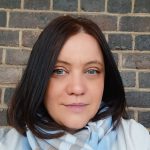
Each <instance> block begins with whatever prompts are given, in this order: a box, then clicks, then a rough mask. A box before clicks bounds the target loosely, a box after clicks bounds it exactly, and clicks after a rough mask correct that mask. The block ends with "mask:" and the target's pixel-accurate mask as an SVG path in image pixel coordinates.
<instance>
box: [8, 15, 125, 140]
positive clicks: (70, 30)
mask: <svg viewBox="0 0 150 150" xmlns="http://www.w3.org/2000/svg"><path fill="white" fill-rule="evenodd" d="M79 32H85V33H87V34H89V35H91V36H93V37H94V38H95V39H96V40H97V42H98V44H99V46H100V47H101V50H102V53H103V57H104V63H105V83H104V93H103V98H102V101H103V102H104V103H105V104H106V105H104V106H103V107H106V106H108V109H105V111H102V112H100V110H101V109H103V108H102V107H101V108H100V109H99V111H98V113H97V114H96V115H95V117H94V118H92V119H91V120H92V121H97V120H100V119H102V118H106V117H108V116H112V120H113V125H114V129H115V128H116V127H117V125H118V124H119V122H120V119H121V117H123V118H126V110H125V108H126V100H125V92H124V88H123V84H122V80H121V77H120V74H119V71H118V69H117V66H116V64H115V61H114V59H113V56H112V53H111V51H110V48H109V46H108V44H107V42H106V40H105V37H104V35H103V33H102V31H101V30H100V28H99V27H98V25H97V24H95V23H94V22H93V21H91V20H89V19H86V18H82V17H76V18H75V17H71V16H60V17H58V18H56V19H54V20H53V21H51V22H50V23H49V24H48V26H47V27H46V28H45V29H44V30H43V32H42V33H41V34H40V36H39V38H38V40H37V41H36V43H35V45H34V46H33V49H32V52H31V55H30V58H29V61H28V64H27V67H26V69H25V72H24V74H23V76H22V79H21V81H20V83H19V84H18V86H17V88H16V91H15V93H14V95H13V98H12V101H11V102H10V104H9V106H8V122H9V125H11V126H13V127H14V128H16V129H17V131H18V132H20V133H21V134H23V135H25V133H26V130H27V128H29V129H30V130H31V131H32V133H33V134H34V135H36V136H37V137H39V138H49V139H50V138H56V137H60V136H61V135H63V132H58V131H59V130H60V131H62V129H63V127H62V126H60V125H59V124H57V123H56V122H55V121H54V120H53V119H52V118H51V117H50V116H49V114H48V113H47V111H46V109H45V107H44V104H43V100H44V96H45V93H46V89H47V85H48V81H49V80H50V77H51V75H52V73H53V70H54V67H55V64H56V61H57V58H58V55H59V53H60V50H61V49H62V47H63V45H64V43H65V42H66V40H67V39H68V38H69V37H71V36H73V35H75V34H77V33H79ZM99 112H100V113H99ZM46 130H48V131H57V132H54V133H57V134H50V133H47V132H45V131H46Z"/></svg>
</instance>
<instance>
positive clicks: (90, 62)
mask: <svg viewBox="0 0 150 150" xmlns="http://www.w3.org/2000/svg"><path fill="white" fill-rule="evenodd" d="M57 63H62V64H65V65H68V66H71V64H70V63H69V62H67V61H64V60H58V61H57ZM57 63H56V64H57ZM92 64H98V65H100V66H101V67H103V66H104V65H103V63H102V62H100V61H98V60H92V61H89V62H87V63H85V66H88V65H92Z"/></svg>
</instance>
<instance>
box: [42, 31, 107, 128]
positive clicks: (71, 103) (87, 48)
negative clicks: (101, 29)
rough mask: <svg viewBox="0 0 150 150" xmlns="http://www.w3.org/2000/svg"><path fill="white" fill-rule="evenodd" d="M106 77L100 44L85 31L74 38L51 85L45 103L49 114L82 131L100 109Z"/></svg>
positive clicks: (56, 68) (62, 54)
mask: <svg viewBox="0 0 150 150" xmlns="http://www.w3.org/2000/svg"><path fill="white" fill-rule="evenodd" d="M104 75H105V70H104V60H103V55H102V52H101V49H100V47H99V45H98V43H97V41H96V40H95V39H94V38H93V37H92V36H91V35H89V34H86V33H83V32H82V33H78V34H76V35H73V36H71V37H70V38H69V39H68V40H67V41H66V43H65V44H64V46H63V48H62V49H61V52H60V54H59V57H58V60H57V63H56V66H55V69H54V71H53V74H52V76H51V78H50V80H49V83H48V88H47V92H46V96H45V100H44V104H45V107H46V109H47V111H48V113H49V115H50V116H51V117H52V118H53V119H54V120H55V121H56V122H57V123H58V124H60V125H62V126H65V127H66V128H68V129H69V130H77V129H81V128H83V127H84V126H85V125H86V124H87V123H88V122H89V120H90V119H92V118H93V117H94V116H95V114H96V113H97V111H98V109H99V107H100V104H101V100H102V95H103V90H104Z"/></svg>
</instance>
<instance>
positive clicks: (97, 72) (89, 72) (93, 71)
mask: <svg viewBox="0 0 150 150" xmlns="http://www.w3.org/2000/svg"><path fill="white" fill-rule="evenodd" d="M87 73H88V74H91V75H96V74H99V73H100V71H99V70H96V69H89V70H87Z"/></svg>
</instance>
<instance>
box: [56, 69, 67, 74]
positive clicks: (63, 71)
mask: <svg viewBox="0 0 150 150" xmlns="http://www.w3.org/2000/svg"><path fill="white" fill-rule="evenodd" d="M65 73H66V71H65V70H64V69H54V71H53V74H55V75H64V74H65Z"/></svg>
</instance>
